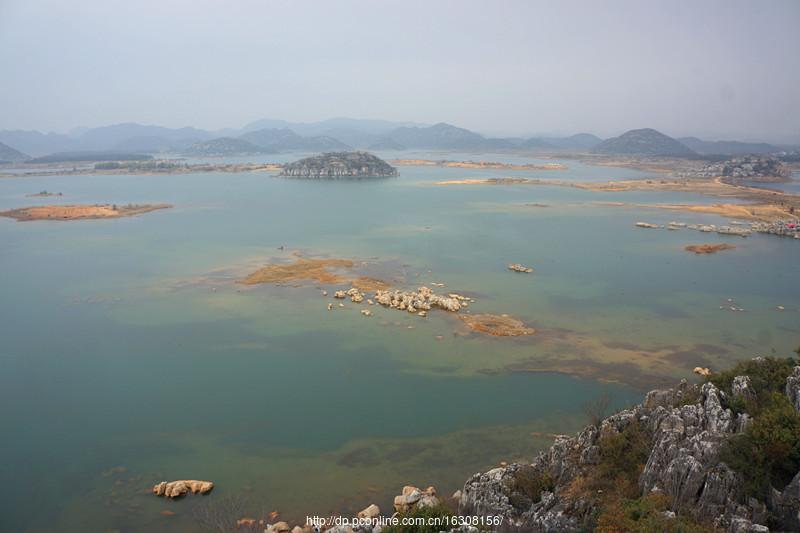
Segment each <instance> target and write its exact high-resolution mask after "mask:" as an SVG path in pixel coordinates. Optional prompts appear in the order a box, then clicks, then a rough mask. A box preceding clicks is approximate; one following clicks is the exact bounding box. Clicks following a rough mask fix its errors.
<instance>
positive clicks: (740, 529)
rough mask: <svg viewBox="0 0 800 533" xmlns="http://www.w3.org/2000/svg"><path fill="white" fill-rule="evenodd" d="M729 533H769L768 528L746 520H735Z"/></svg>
mask: <svg viewBox="0 0 800 533" xmlns="http://www.w3.org/2000/svg"><path fill="white" fill-rule="evenodd" d="M728 532H729V533H769V528H768V527H767V526H762V525H760V524H754V523H752V522H751V521H750V520H747V519H746V518H734V519H733V520H732V521H731V525H730V527H729V528H728Z"/></svg>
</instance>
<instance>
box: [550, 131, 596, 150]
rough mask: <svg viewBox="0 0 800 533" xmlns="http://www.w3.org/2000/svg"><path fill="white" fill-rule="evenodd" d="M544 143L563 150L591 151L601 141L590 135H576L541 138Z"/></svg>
mask: <svg viewBox="0 0 800 533" xmlns="http://www.w3.org/2000/svg"><path fill="white" fill-rule="evenodd" d="M542 140H543V141H545V142H546V143H548V144H550V145H552V146H554V147H556V148H561V149H564V150H591V149H592V148H594V147H595V146H597V145H598V144H600V143H601V142H603V139H601V138H600V137H598V136H597V135H592V134H591V133H576V134H575V135H570V136H569V137H542Z"/></svg>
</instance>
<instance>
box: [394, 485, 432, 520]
mask: <svg viewBox="0 0 800 533" xmlns="http://www.w3.org/2000/svg"><path fill="white" fill-rule="evenodd" d="M437 505H439V499H438V498H437V497H436V489H435V488H434V487H428V488H427V489H425V490H422V489H420V488H417V487H414V486H413V485H406V486H405V487H403V491H402V493H401V494H400V495H398V496H395V497H394V510H395V511H397V512H398V513H409V512H411V511H413V510H414V509H422V508H425V507H436V506H437Z"/></svg>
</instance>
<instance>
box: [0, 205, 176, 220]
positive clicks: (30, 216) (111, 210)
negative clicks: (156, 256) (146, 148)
mask: <svg viewBox="0 0 800 533" xmlns="http://www.w3.org/2000/svg"><path fill="white" fill-rule="evenodd" d="M171 207H172V206H171V205H170V204H144V205H135V204H128V205H117V204H95V205H36V206H31V207H20V208H18V209H10V210H8V211H0V217H9V218H14V219H16V220H17V222H29V221H31V220H86V219H104V218H121V217H132V216H135V215H141V214H143V213H149V212H150V211H155V210H157V209H169V208H171Z"/></svg>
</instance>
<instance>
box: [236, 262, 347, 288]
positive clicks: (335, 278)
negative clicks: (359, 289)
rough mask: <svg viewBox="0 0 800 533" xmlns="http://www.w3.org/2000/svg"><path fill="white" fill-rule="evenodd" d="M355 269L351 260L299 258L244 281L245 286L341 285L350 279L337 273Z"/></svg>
mask: <svg viewBox="0 0 800 533" xmlns="http://www.w3.org/2000/svg"><path fill="white" fill-rule="evenodd" d="M352 267H353V261H351V260H350V259H309V258H306V257H298V258H297V259H296V260H295V261H294V262H293V263H275V264H271V265H267V266H265V267H262V268H259V269H258V270H256V271H255V272H253V273H252V274H250V275H249V276H247V277H246V278H244V279H243V280H241V281H239V283H242V284H244V285H256V284H258V283H287V282H291V281H301V280H304V281H313V282H316V283H328V284H340V283H345V282H347V281H348V277H346V276H344V275H342V274H340V273H338V272H336V270H340V269H349V268H352Z"/></svg>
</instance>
